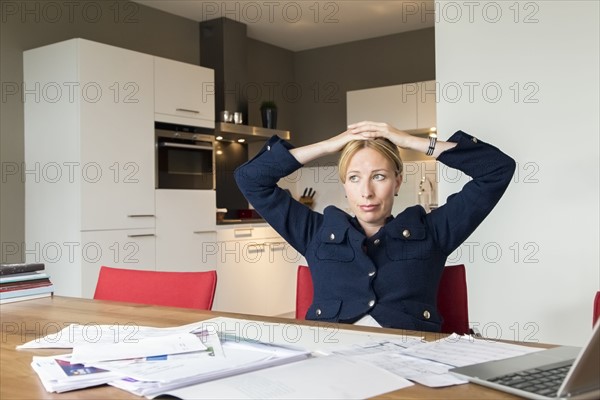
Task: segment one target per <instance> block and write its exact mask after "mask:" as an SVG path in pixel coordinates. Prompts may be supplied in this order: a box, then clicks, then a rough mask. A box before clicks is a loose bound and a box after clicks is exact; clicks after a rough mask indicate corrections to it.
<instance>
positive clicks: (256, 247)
mask: <svg viewBox="0 0 600 400" xmlns="http://www.w3.org/2000/svg"><path fill="white" fill-rule="evenodd" d="M266 245H267V244H266V243H250V244H248V247H247V250H246V251H247V252H248V253H262V252H264V251H265V246H266Z"/></svg>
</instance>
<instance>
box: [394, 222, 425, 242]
mask: <svg viewBox="0 0 600 400" xmlns="http://www.w3.org/2000/svg"><path fill="white" fill-rule="evenodd" d="M426 237H427V230H426V229H425V227H424V226H422V225H413V226H410V225H405V226H401V227H400V229H398V231H396V232H394V234H393V236H392V239H395V240H423V239H425V238H426Z"/></svg>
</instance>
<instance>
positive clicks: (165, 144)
mask: <svg viewBox="0 0 600 400" xmlns="http://www.w3.org/2000/svg"><path fill="white" fill-rule="evenodd" d="M158 146H159V147H174V148H177V149H191V150H210V151H213V148H212V146H202V145H197V144H187V143H173V142H160V143H159V144H158Z"/></svg>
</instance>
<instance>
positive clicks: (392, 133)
mask: <svg viewBox="0 0 600 400" xmlns="http://www.w3.org/2000/svg"><path fill="white" fill-rule="evenodd" d="M348 131H350V132H351V133H353V134H355V135H360V136H362V137H365V138H376V137H382V138H386V139H388V140H389V141H391V142H392V143H394V144H395V145H396V146H399V147H402V148H406V147H408V142H409V141H410V139H411V135H410V134H408V133H406V132H404V131H401V130H399V129H396V128H394V127H393V126H391V125H389V124H386V123H385V122H373V121H362V122H357V123H355V124H351V125H348Z"/></svg>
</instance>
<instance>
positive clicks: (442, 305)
mask: <svg viewBox="0 0 600 400" xmlns="http://www.w3.org/2000/svg"><path fill="white" fill-rule="evenodd" d="M312 300H313V284H312V277H311V275H310V269H309V268H308V267H306V266H304V265H300V266H299V267H298V277H297V281H296V319H305V318H306V312H307V311H308V308H309V307H310V305H311V304H312ZM437 306H438V310H439V312H440V314H441V315H442V317H443V318H444V321H443V323H442V327H441V331H442V332H443V333H453V332H456V333H458V334H459V335H462V334H468V333H471V330H470V328H469V304H468V301H467V279H466V272H465V266H464V265H462V264H461V265H453V266H447V267H445V268H444V271H443V272H442V279H441V281H440V286H439V289H438V304H437Z"/></svg>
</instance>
